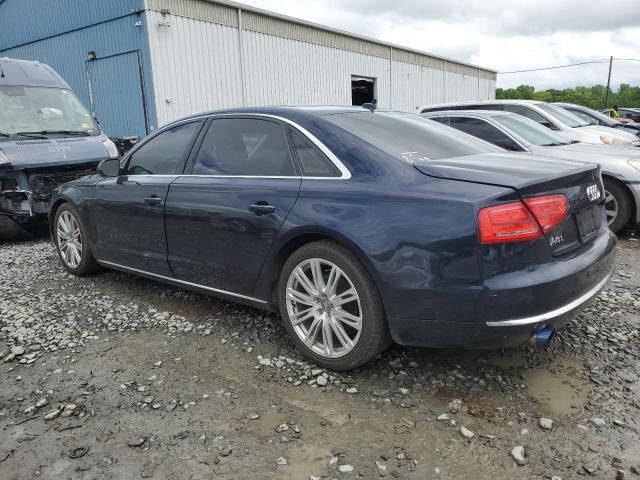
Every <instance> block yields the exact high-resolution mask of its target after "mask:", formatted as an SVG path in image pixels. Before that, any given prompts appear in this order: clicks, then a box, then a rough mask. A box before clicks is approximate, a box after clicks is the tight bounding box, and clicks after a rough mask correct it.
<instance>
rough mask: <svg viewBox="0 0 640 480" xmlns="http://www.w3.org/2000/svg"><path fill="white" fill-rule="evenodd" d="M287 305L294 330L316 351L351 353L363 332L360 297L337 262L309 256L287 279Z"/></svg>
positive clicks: (333, 355)
mask: <svg viewBox="0 0 640 480" xmlns="http://www.w3.org/2000/svg"><path fill="white" fill-rule="evenodd" d="M286 288H287V291H286V307H287V314H288V317H289V321H290V322H291V325H292V326H293V330H294V331H295V333H296V335H297V336H298V338H300V340H302V342H303V343H304V344H305V345H306V346H307V348H309V349H310V350H312V351H313V352H314V353H316V354H318V355H321V356H323V357H326V358H340V357H343V356H345V355H347V354H348V353H349V352H351V351H352V350H353V349H354V348H355V346H356V345H357V343H358V340H359V338H360V333H361V331H362V317H363V316H362V306H361V303H360V296H359V295H358V292H357V290H356V288H355V287H354V284H353V282H352V281H351V279H350V278H349V277H348V276H347V274H346V273H345V272H344V271H343V270H342V269H340V268H339V267H338V266H337V265H335V264H334V263H332V262H330V261H328V260H325V259H321V258H309V259H306V260H304V261H302V262H300V263H299V264H298V265H297V266H296V267H295V268H294V269H293V271H292V272H291V274H290V275H289V278H288V281H287V287H286Z"/></svg>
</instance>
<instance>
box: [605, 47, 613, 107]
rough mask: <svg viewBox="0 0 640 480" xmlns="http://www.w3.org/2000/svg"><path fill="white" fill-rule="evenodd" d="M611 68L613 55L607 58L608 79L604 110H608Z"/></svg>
mask: <svg viewBox="0 0 640 480" xmlns="http://www.w3.org/2000/svg"><path fill="white" fill-rule="evenodd" d="M612 66H613V55H612V56H610V57H609V77H608V78H607V92H606V93H605V94H604V108H609V85H611V67H612Z"/></svg>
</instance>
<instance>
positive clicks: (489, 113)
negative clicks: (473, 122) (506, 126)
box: [421, 110, 517, 118]
mask: <svg viewBox="0 0 640 480" xmlns="http://www.w3.org/2000/svg"><path fill="white" fill-rule="evenodd" d="M460 114H462V115H464V116H469V117H471V116H476V117H504V116H508V115H517V114H516V113H513V112H505V111H502V110H438V111H435V112H424V113H422V114H421V115H422V116H424V117H427V118H428V117H435V116H438V115H449V116H454V115H460Z"/></svg>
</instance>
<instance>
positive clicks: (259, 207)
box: [249, 202, 276, 216]
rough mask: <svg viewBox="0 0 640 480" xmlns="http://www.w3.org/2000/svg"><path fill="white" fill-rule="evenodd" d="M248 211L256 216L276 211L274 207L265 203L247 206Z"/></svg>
mask: <svg viewBox="0 0 640 480" xmlns="http://www.w3.org/2000/svg"><path fill="white" fill-rule="evenodd" d="M249 211H250V212H253V213H255V214H256V215H258V216H260V215H267V214H269V213H273V212H275V211H276V207H274V206H273V205H269V204H268V203H267V202H256V203H254V204H253V205H249Z"/></svg>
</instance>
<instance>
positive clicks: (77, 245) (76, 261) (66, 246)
mask: <svg viewBox="0 0 640 480" xmlns="http://www.w3.org/2000/svg"><path fill="white" fill-rule="evenodd" d="M56 240H57V242H58V249H59V250H60V256H61V257H62V260H63V261H64V263H65V264H66V265H67V266H68V267H69V268H73V269H76V268H78V266H79V265H80V262H81V261H82V234H81V232H80V225H78V222H77V220H76V219H75V217H74V216H73V215H72V214H71V213H70V212H68V211H64V212H62V213H61V214H60V215H59V216H58V222H57V225H56Z"/></svg>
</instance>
